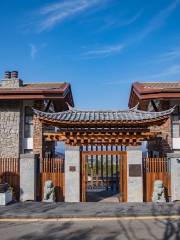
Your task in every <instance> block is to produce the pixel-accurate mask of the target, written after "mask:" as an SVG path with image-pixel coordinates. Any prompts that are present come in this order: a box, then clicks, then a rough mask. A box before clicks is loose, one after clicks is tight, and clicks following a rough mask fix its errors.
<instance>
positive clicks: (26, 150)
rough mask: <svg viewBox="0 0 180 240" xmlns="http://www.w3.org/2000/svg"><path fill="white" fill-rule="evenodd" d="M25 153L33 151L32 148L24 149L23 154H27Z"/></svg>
mask: <svg viewBox="0 0 180 240" xmlns="http://www.w3.org/2000/svg"><path fill="white" fill-rule="evenodd" d="M27 153H31V154H32V153H33V150H32V149H24V154H27Z"/></svg>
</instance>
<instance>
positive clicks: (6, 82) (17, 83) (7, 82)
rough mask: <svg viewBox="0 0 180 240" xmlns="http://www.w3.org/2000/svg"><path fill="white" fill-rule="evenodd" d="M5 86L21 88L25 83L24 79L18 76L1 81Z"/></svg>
mask: <svg viewBox="0 0 180 240" xmlns="http://www.w3.org/2000/svg"><path fill="white" fill-rule="evenodd" d="M1 84H2V87H3V88H19V87H21V86H22V85H23V81H22V80H20V79H18V78H14V79H12V78H10V79H5V80H2V81H1Z"/></svg>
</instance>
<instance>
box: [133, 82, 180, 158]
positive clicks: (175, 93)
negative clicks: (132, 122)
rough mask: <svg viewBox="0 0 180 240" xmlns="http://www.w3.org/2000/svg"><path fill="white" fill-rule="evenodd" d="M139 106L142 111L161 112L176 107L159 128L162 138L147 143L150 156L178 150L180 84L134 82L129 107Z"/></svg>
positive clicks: (179, 141) (179, 138) (179, 134)
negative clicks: (169, 117)
mask: <svg viewBox="0 0 180 240" xmlns="http://www.w3.org/2000/svg"><path fill="white" fill-rule="evenodd" d="M137 104H139V107H138V108H139V109H141V110H144V111H156V112H157V111H163V110H166V109H169V108H171V107H174V106H176V108H175V111H174V112H173V113H172V114H171V119H169V120H168V121H167V122H166V124H165V125H163V126H162V127H161V128H162V129H161V130H162V132H163V138H157V139H154V141H151V142H150V143H149V153H150V156H153V155H158V156H159V155H164V154H166V153H167V152H169V151H179V150H180V82H179V81H177V82H135V83H133V84H132V87H131V92H130V96H129V107H130V108H132V107H134V106H135V105H137Z"/></svg>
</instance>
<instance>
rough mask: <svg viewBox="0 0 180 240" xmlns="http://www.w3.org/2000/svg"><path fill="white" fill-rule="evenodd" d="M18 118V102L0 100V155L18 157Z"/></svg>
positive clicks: (19, 137) (19, 139)
mask: <svg viewBox="0 0 180 240" xmlns="http://www.w3.org/2000/svg"><path fill="white" fill-rule="evenodd" d="M20 118H21V103H20V102H18V101H8V102H7V101H1V102H0V157H14V158H18V157H19V154H20V142H21V131H20V129H21V126H20Z"/></svg>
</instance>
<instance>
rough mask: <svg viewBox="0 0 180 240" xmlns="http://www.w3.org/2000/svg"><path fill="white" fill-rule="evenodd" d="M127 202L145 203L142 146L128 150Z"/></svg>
mask: <svg viewBox="0 0 180 240" xmlns="http://www.w3.org/2000/svg"><path fill="white" fill-rule="evenodd" d="M127 202H143V175H142V149H141V146H138V147H128V148H127Z"/></svg>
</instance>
